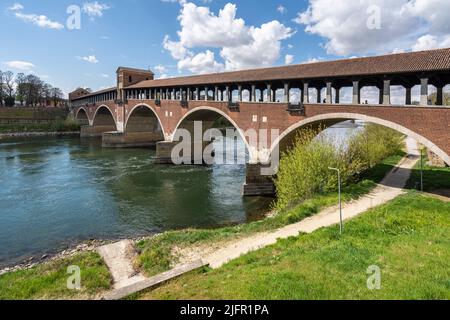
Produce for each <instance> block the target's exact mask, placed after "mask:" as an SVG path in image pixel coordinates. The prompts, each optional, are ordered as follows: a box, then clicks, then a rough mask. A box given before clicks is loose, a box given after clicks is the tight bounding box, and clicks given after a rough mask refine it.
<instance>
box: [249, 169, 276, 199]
mask: <svg viewBox="0 0 450 320" xmlns="http://www.w3.org/2000/svg"><path fill="white" fill-rule="evenodd" d="M264 167H267V165H264V164H261V163H256V164H255V163H248V164H247V168H246V177H245V184H244V189H243V194H244V196H246V197H251V196H274V195H275V184H274V182H273V177H272V176H266V175H262V174H261V169H263V168H264Z"/></svg>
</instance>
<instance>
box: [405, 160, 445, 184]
mask: <svg viewBox="0 0 450 320" xmlns="http://www.w3.org/2000/svg"><path fill="white" fill-rule="evenodd" d="M422 162H423V188H424V191H435V190H442V189H450V168H449V167H447V168H437V167H430V166H429V165H427V162H428V157H427V156H426V155H423V158H422ZM407 187H408V188H410V189H420V162H419V163H417V165H416V166H415V167H414V170H413V171H412V173H411V178H410V179H409V181H408V185H407Z"/></svg>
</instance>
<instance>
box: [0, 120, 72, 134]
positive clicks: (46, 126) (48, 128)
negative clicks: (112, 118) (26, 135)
mask: <svg viewBox="0 0 450 320" xmlns="http://www.w3.org/2000/svg"><path fill="white" fill-rule="evenodd" d="M79 130H80V125H79V124H78V123H75V122H74V121H72V120H56V121H53V122H51V123H36V124H0V133H18V132H72V131H74V132H75V131H79Z"/></svg>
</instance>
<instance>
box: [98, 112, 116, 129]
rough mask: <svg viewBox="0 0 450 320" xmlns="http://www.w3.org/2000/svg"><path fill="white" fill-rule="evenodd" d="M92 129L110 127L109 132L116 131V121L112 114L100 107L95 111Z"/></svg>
mask: <svg viewBox="0 0 450 320" xmlns="http://www.w3.org/2000/svg"><path fill="white" fill-rule="evenodd" d="M93 126H94V127H111V128H112V129H111V130H116V121H115V120H114V117H113V114H112V112H111V111H110V110H109V108H108V107H106V106H101V107H100V108H98V109H97V112H96V114H95V116H94V122H93Z"/></svg>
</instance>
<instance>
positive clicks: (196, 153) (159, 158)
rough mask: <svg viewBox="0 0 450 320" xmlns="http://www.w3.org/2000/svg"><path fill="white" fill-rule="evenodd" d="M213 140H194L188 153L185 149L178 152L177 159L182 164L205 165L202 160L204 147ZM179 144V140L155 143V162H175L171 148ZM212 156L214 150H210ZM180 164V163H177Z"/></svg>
mask: <svg viewBox="0 0 450 320" xmlns="http://www.w3.org/2000/svg"><path fill="white" fill-rule="evenodd" d="M212 143H213V142H208V141H194V142H192V143H191V146H190V149H191V150H190V154H186V153H183V152H186V150H183V151H181V149H180V150H177V151H178V152H180V154H179V157H180V159H177V160H178V161H180V162H182V163H181V164H182V165H205V164H207V162H206V161H205V160H204V158H203V157H204V151H205V149H206V148H207V147H208V146H209V145H210V144H212ZM178 145H180V142H178V141H176V142H167V141H161V142H157V143H156V160H155V163H157V164H175V163H174V159H173V158H172V152H173V149H174V148H175V147H176V146H178ZM211 156H212V157H214V151H213V152H212V155H211ZM177 164H180V163H177Z"/></svg>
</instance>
